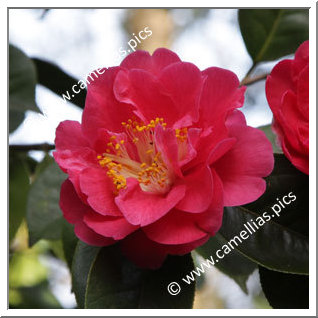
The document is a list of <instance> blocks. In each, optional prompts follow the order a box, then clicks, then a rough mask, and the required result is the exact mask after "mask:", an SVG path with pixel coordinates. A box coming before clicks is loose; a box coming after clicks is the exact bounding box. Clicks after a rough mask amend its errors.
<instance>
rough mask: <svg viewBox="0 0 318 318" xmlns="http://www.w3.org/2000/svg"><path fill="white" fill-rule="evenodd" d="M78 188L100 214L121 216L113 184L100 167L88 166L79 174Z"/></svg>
mask: <svg viewBox="0 0 318 318" xmlns="http://www.w3.org/2000/svg"><path fill="white" fill-rule="evenodd" d="M80 188H81V190H82V192H83V193H85V194H86V195H87V202H88V204H89V205H90V206H91V207H92V208H93V209H94V210H95V211H96V212H98V213H100V214H102V215H111V216H121V215H122V214H121V212H120V211H119V209H118V207H117V205H116V204H115V194H114V185H113V183H112V180H111V179H110V178H109V177H108V176H107V174H106V170H105V169H102V168H88V169H85V170H84V171H83V172H82V173H81V175H80Z"/></svg>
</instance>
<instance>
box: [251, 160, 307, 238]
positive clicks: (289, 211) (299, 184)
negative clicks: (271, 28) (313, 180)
mask: <svg viewBox="0 0 318 318" xmlns="http://www.w3.org/2000/svg"><path fill="white" fill-rule="evenodd" d="M266 187H267V190H266V192H265V194H264V195H263V196H261V197H260V198H259V199H258V200H257V201H255V202H252V203H250V204H248V205H246V207H247V208H248V209H250V210H252V211H255V212H258V213H262V212H263V211H266V210H269V209H270V208H271V207H272V205H273V204H279V205H280V204H283V205H284V207H285V208H282V211H281V213H279V217H278V218H276V219H275V221H276V222H277V223H279V224H281V225H284V226H287V227H288V228H290V229H292V230H294V231H296V232H298V233H300V234H303V235H304V236H306V237H308V232H309V177H308V175H306V174H304V173H302V172H300V171H299V170H298V169H296V168H295V167H294V166H293V165H292V164H291V163H290V161H289V160H288V159H287V158H286V157H285V156H284V155H283V154H275V167H274V170H273V171H272V173H271V174H270V176H268V177H267V178H266ZM290 192H292V194H290V196H292V195H295V196H296V199H294V198H293V199H294V201H292V202H291V203H290V204H288V205H287V204H285V203H284V202H283V201H282V199H284V196H285V195H288V194H289V193H290ZM285 199H287V200H286V202H288V200H290V201H291V199H290V198H289V197H287V198H285ZM279 201H280V202H281V203H279Z"/></svg>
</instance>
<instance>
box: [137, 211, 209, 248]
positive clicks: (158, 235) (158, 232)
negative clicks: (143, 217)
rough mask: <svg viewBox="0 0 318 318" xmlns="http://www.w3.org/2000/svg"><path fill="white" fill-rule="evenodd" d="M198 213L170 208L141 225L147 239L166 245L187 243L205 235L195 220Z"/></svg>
mask: <svg viewBox="0 0 318 318" xmlns="http://www.w3.org/2000/svg"><path fill="white" fill-rule="evenodd" d="M197 218H198V214H193V213H186V212H182V211H179V210H176V209H174V210H172V211H170V212H169V213H168V214H166V215H165V216H163V217H162V218H161V219H159V220H158V221H157V222H155V223H153V224H150V225H148V226H146V227H143V228H142V230H143V231H144V232H145V233H146V235H147V236H148V238H149V239H151V240H153V241H155V242H157V243H160V244H168V245H178V244H187V243H190V242H193V241H197V240H200V239H202V238H203V237H205V236H206V235H207V233H206V232H205V231H203V230H202V229H200V228H199V227H198V226H197V224H196V220H197Z"/></svg>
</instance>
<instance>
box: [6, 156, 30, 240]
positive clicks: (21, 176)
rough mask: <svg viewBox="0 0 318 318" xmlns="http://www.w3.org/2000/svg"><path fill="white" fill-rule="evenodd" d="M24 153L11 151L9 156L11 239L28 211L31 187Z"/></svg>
mask: <svg viewBox="0 0 318 318" xmlns="http://www.w3.org/2000/svg"><path fill="white" fill-rule="evenodd" d="M23 157H26V156H23V155H22V154H21V155H20V154H15V153H12V152H11V153H10V157H9V240H10V241H11V240H12V239H13V238H14V236H15V233H16V231H17V230H18V228H19V226H20V224H21V222H22V220H23V218H24V217H25V213H26V204H27V198H28V192H29V188H30V182H29V176H28V173H27V169H26V164H25V162H24V158H23Z"/></svg>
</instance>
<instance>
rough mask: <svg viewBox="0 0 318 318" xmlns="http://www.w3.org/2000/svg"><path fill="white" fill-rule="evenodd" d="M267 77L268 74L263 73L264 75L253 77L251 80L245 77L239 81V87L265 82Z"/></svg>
mask: <svg viewBox="0 0 318 318" xmlns="http://www.w3.org/2000/svg"><path fill="white" fill-rule="evenodd" d="M268 75H269V73H265V74H261V75H257V76H255V77H253V78H249V77H247V78H246V77H245V78H244V79H243V80H242V81H241V83H240V86H243V85H245V86H248V85H252V84H254V83H256V82H259V81H262V80H265V79H266V77H267V76H268Z"/></svg>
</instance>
